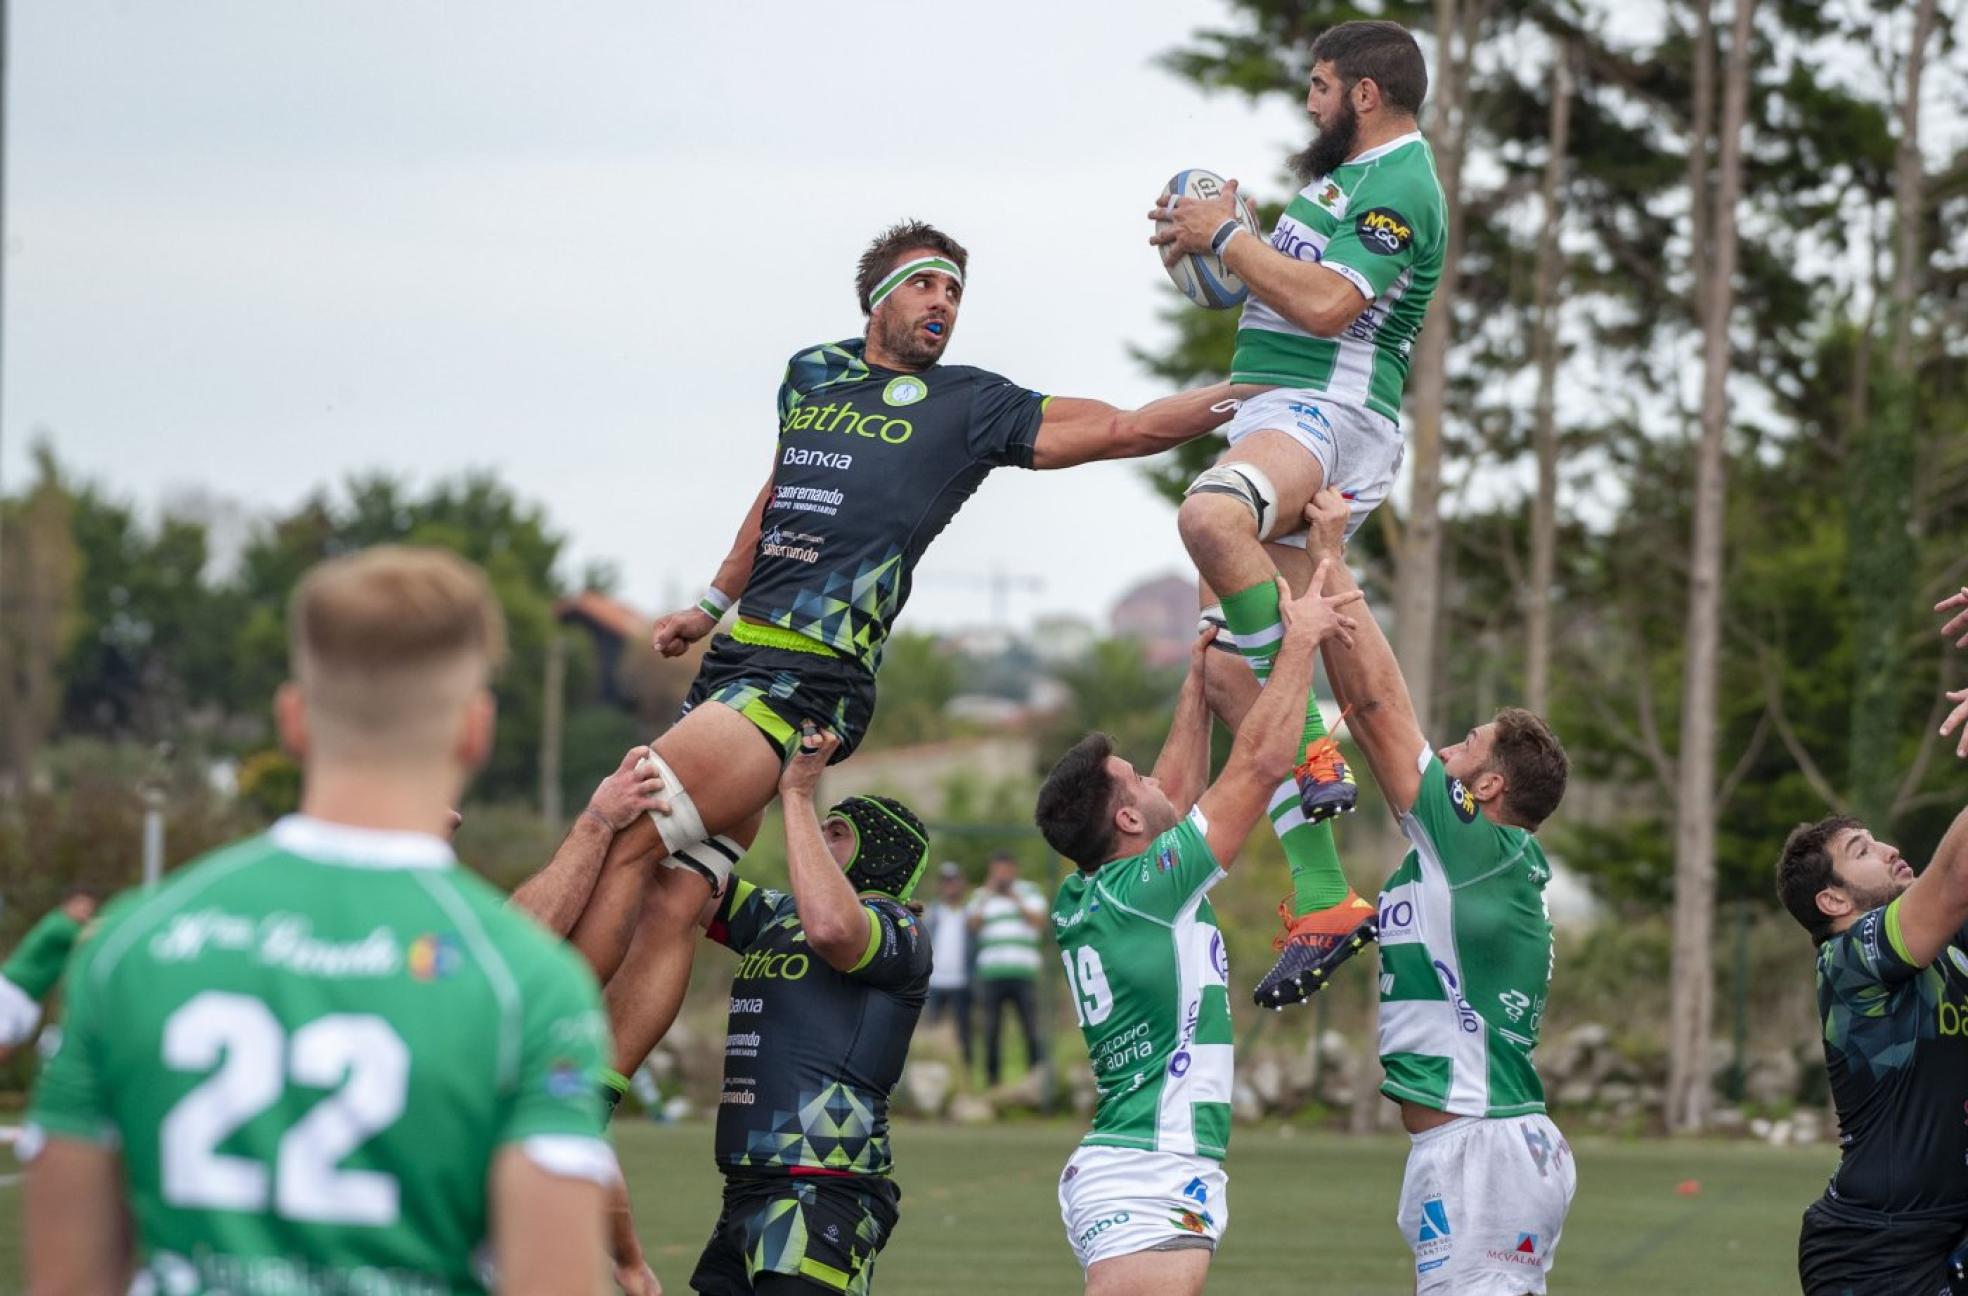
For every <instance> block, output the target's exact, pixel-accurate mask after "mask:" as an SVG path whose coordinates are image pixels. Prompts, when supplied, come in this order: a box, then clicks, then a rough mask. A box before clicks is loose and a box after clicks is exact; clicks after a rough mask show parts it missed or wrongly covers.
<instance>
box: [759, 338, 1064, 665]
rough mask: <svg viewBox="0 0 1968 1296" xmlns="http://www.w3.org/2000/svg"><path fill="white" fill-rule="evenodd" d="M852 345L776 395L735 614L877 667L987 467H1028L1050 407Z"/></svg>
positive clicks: (840, 346)
mask: <svg viewBox="0 0 1968 1296" xmlns="http://www.w3.org/2000/svg"><path fill="white" fill-rule="evenodd" d="M863 347H864V342H863V340H862V339H860V338H852V339H850V340H848V341H845V342H835V343H830V344H826V345H822V346H817V347H814V348H812V349H810V350H807V351H802V352H801V353H800V354H798V355H796V356H794V357H793V358H792V360H791V361H790V362H788V364H787V366H786V378H785V381H784V382H783V383H782V384H780V387H779V461H778V466H777V467H776V468H775V469H774V470H773V477H772V498H771V499H770V500H768V501H767V503H766V508H765V514H764V517H763V519H762V525H761V527H760V535H759V547H758V555H757V557H756V559H755V560H754V563H753V566H752V578H751V580H750V582H748V583H747V584H746V586H745V589H744V592H743V593H742V594H741V595H740V596H739V601H740V603H741V604H742V605H743V606H742V608H741V609H740V610H741V612H742V614H743V615H744V616H745V617H747V618H749V619H751V620H755V621H762V622H765V623H767V624H769V625H775V626H781V627H783V628H785V629H788V630H792V631H795V632H796V633H798V634H801V635H804V636H806V637H807V638H809V639H813V640H817V641H818V642H820V643H822V644H825V645H826V646H827V647H829V648H831V649H833V650H834V651H835V652H837V653H840V654H841V655H843V656H845V657H848V658H851V659H853V660H855V661H858V662H860V663H861V664H862V665H864V666H866V667H867V668H868V669H869V670H870V671H872V670H874V669H875V668H876V666H878V665H879V664H880V662H881V650H882V644H883V642H884V641H886V640H887V638H888V634H889V631H890V630H891V629H892V628H893V626H894V624H895V617H896V615H897V614H898V613H899V612H901V610H902V605H903V604H904V603H906V602H908V600H909V580H910V576H911V574H912V573H913V572H914V570H915V566H916V563H917V561H918V560H919V559H920V558H921V557H922V555H923V551H924V550H926V549H927V548H929V542H930V541H932V540H934V539H935V538H936V537H937V535H938V534H939V533H940V532H941V531H942V530H943V528H944V527H946V526H948V525H949V523H950V519H951V518H953V517H955V516H956V514H957V510H958V509H959V508H962V507H963V503H964V501H965V500H967V499H969V498H970V496H971V494H972V492H974V491H975V490H976V489H977V487H978V485H979V484H980V483H981V482H983V480H984V478H985V476H986V475H987V474H988V473H989V472H990V471H991V470H992V469H993V468H1001V467H1006V466H1011V467H1017V468H1030V467H1031V466H1032V446H1033V443H1034V442H1035V441H1036V440H1037V438H1038V434H1039V421H1040V419H1041V418H1042V417H1043V411H1044V407H1045V400H1044V398H1043V397H1041V396H1040V395H1039V394H1038V393H1037V392H1034V391H1028V390H1027V389H1025V388H1023V387H1020V386H1019V385H1018V384H1016V383H1014V382H1011V381H1010V380H1009V379H1006V378H1001V377H999V376H998V375H997V374H994V373H987V372H985V371H984V370H982V369H972V368H969V367H967V366H964V365H932V366H931V367H930V368H928V369H926V370H924V371H923V372H921V373H908V374H905V373H901V372H899V371H897V370H893V369H882V368H879V367H877V366H873V365H870V364H868V363H867V361H866V360H865V359H864V358H863V355H862V352H863Z"/></svg>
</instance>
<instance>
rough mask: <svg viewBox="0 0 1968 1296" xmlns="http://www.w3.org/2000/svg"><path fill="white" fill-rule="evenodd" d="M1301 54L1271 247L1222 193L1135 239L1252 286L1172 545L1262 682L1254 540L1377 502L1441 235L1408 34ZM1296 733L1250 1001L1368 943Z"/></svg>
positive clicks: (1390, 470) (1338, 769)
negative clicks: (1231, 396) (1311, 132)
mask: <svg viewBox="0 0 1968 1296" xmlns="http://www.w3.org/2000/svg"><path fill="white" fill-rule="evenodd" d="M1310 53H1311V57H1310V62H1311V64H1312V75H1311V78H1310V84H1309V86H1308V88H1307V92H1306V100H1305V107H1306V111H1307V112H1308V113H1309V114H1310V115H1311V117H1312V119H1313V121H1314V122H1315V124H1316V125H1317V127H1318V134H1317V136H1316V137H1315V138H1314V139H1313V140H1312V142H1311V144H1310V145H1309V146H1308V147H1307V148H1306V149H1305V150H1304V151H1303V152H1301V153H1300V154H1298V155H1297V156H1296V157H1294V158H1293V159H1291V161H1292V165H1293V167H1294V169H1295V170H1296V171H1297V172H1298V175H1299V178H1300V179H1301V181H1303V182H1304V187H1303V188H1302V189H1300V190H1299V192H1298V194H1297V195H1296V196H1294V197H1293V198H1292V200H1291V202H1290V204H1289V205H1288V206H1287V207H1286V209H1285V213H1284V215H1283V216H1282V217H1280V219H1279V221H1278V224H1277V227H1276V228H1275V229H1274V230H1273V231H1272V234H1271V239H1270V242H1269V244H1268V245H1267V244H1266V243H1265V242H1264V241H1263V240H1262V239H1260V238H1257V237H1254V236H1248V235H1245V234H1244V233H1242V227H1241V226H1239V225H1238V224H1237V222H1236V221H1235V219H1234V216H1235V206H1234V204H1235V202H1236V198H1237V195H1236V183H1235V181H1232V182H1231V183H1230V184H1229V185H1227V186H1225V192H1224V193H1223V194H1222V195H1221V196H1219V197H1217V198H1209V199H1200V198H1181V197H1178V198H1172V199H1170V200H1168V203H1167V205H1166V206H1163V207H1158V208H1157V209H1156V210H1155V211H1154V212H1152V213H1150V215H1151V218H1153V219H1156V220H1157V221H1158V227H1157V233H1156V234H1155V235H1154V236H1153V237H1152V238H1151V239H1150V241H1151V242H1152V243H1155V244H1158V245H1160V246H1162V247H1164V248H1165V250H1166V254H1176V253H1186V254H1199V255H1200V254H1205V253H1209V254H1214V255H1217V256H1220V257H1221V258H1222V261H1223V264H1224V266H1225V267H1226V268H1227V269H1228V270H1229V272H1230V273H1231V274H1233V275H1235V276H1236V277H1237V278H1239V279H1241V280H1242V281H1243V282H1244V283H1245V284H1246V285H1247V286H1248V287H1249V289H1250V294H1251V295H1250V300H1249V302H1248V303H1247V304H1246V305H1245V307H1244V313H1243V317H1242V319H1241V320H1240V321H1239V325H1238V331H1237V349H1236V354H1235V357H1234V358H1233V360H1232V362H1231V375H1230V376H1231V381H1232V382H1233V383H1234V384H1236V392H1237V394H1238V395H1239V396H1241V397H1245V399H1244V400H1243V403H1242V406H1241V408H1240V409H1239V410H1238V413H1237V416H1236V418H1235V419H1234V420H1232V422H1231V423H1230V425H1229V427H1228V428H1227V429H1226V435H1227V436H1228V438H1229V441H1230V451H1229V453H1228V454H1226V455H1225V456H1224V460H1223V461H1222V462H1220V463H1219V464H1218V465H1217V466H1216V467H1215V468H1212V469H1211V470H1210V471H1209V472H1206V473H1204V474H1203V475H1202V476H1201V477H1198V478H1197V480H1196V483H1195V484H1194V485H1193V486H1192V487H1191V488H1190V490H1191V494H1190V496H1189V498H1188V499H1187V500H1185V501H1184V503H1183V507H1182V535H1183V540H1184V542H1185V544H1187V545H1188V547H1189V551H1190V554H1191V556H1192V557H1194V559H1195V561H1196V565H1197V569H1198V570H1199V571H1200V572H1201V573H1202V575H1203V578H1204V580H1205V581H1206V582H1207V583H1208V584H1209V585H1210V587H1211V588H1213V589H1214V590H1216V591H1217V592H1218V593H1219V594H1222V595H1223V596H1224V597H1223V613H1222V619H1223V621H1224V623H1225V624H1226V625H1227V627H1228V629H1229V631H1230V633H1231V635H1232V636H1234V637H1235V639H1236V640H1237V643H1238V646H1239V648H1240V650H1241V651H1242V652H1243V654H1244V656H1245V658H1246V660H1248V661H1249V662H1250V663H1251V665H1252V668H1253V669H1254V670H1256V671H1257V672H1258V674H1259V677H1260V678H1262V676H1263V674H1264V672H1265V669H1266V663H1267V662H1268V660H1269V654H1270V651H1271V648H1270V645H1271V644H1272V643H1273V642H1275V639H1276V635H1277V629H1276V619H1277V613H1276V606H1277V600H1276V594H1275V593H1274V592H1273V591H1272V590H1271V588H1270V573H1269V572H1268V570H1266V569H1265V568H1264V566H1263V565H1262V564H1261V563H1260V560H1259V558H1258V553H1259V549H1258V542H1259V541H1260V540H1267V539H1270V540H1278V541H1281V542H1283V543H1287V544H1290V543H1297V544H1300V545H1302V544H1303V543H1304V541H1303V538H1302V536H1303V532H1302V530H1301V528H1300V525H1299V521H1298V519H1299V510H1300V509H1302V508H1303V507H1304V506H1305V503H1306V501H1307V500H1308V499H1310V497H1311V493H1312V492H1313V491H1315V490H1317V489H1318V488H1319V487H1320V486H1330V487H1332V488H1333V489H1335V490H1338V491H1339V492H1341V493H1342V494H1343V495H1344V496H1345V497H1346V499H1347V500H1348V501H1349V502H1350V504H1351V521H1350V525H1349V529H1348V533H1349V534H1351V530H1352V528H1353V527H1357V526H1358V525H1359V523H1360V522H1361V521H1362V520H1363V519H1364V518H1365V517H1366V515H1367V514H1368V513H1369V512H1371V511H1372V509H1373V508H1374V507H1375V506H1376V505H1377V504H1379V502H1380V501H1381V500H1382V499H1384V498H1385V497H1386V495H1387V492H1388V490H1389V488H1390V487H1391V486H1392V484H1393V480H1394V476H1395V474H1396V472H1397V471H1398V469H1399V467H1400V463H1401V451H1402V446H1401V432H1400V424H1399V422H1398V420H1399V416H1400V401H1401V391H1402V388H1403V386H1404V385H1405V382H1406V379H1407V371H1408V356H1409V352H1410V350H1411V348H1412V345H1413V342H1414V338H1415V335H1416V333H1417V332H1418V331H1419V329H1420V327H1421V323H1422V319H1423V317H1424V316H1425V314H1426V313H1427V308H1428V301H1429V298H1430V297H1431V296H1432V295H1433V293H1434V288H1435V284H1436V281H1437V280H1438V279H1439V278H1440V276H1441V269H1442V257H1443V249H1444V246H1445V242H1446V239H1445V220H1444V216H1443V202H1442V194H1441V186H1440V184H1439V183H1438V182H1437V180H1436V178H1435V167H1434V159H1433V156H1432V155H1431V153H1430V151H1429V148H1428V144H1427V141H1426V140H1424V139H1423V138H1422V136H1421V134H1420V133H1419V131H1418V130H1417V129H1416V122H1415V115H1416V113H1417V112H1419V110H1420V108H1421V103H1422V99H1423V96H1424V95H1425V94H1426V91H1427V85H1428V73H1427V68H1426V66H1425V65H1424V64H1423V61H1422V57H1421V51H1420V48H1419V47H1418V46H1417V45H1416V44H1415V41H1414V38H1413V37H1412V36H1411V35H1409V34H1408V33H1407V32H1406V31H1405V30H1403V29H1402V28H1401V27H1399V26H1398V25H1396V24H1393V23H1387V22H1353V23H1342V24H1340V25H1339V26H1336V27H1333V28H1331V29H1329V30H1327V31H1326V32H1325V33H1323V34H1322V35H1321V36H1320V37H1319V39H1318V41H1317V42H1316V43H1315V44H1314V45H1313V48H1312V50H1311V52H1310ZM1308 483H1309V489H1308ZM1294 533H1295V534H1294ZM1305 737H1306V750H1305V759H1304V761H1303V762H1302V763H1301V764H1300V766H1299V770H1298V776H1297V778H1296V779H1295V780H1294V784H1295V786H1294V787H1293V788H1291V789H1289V790H1287V789H1280V793H1279V798H1278V801H1277V802H1276V804H1275V805H1274V808H1273V814H1274V820H1273V822H1274V823H1275V824H1276V825H1277V827H1278V828H1279V830H1280V831H1279V835H1280V837H1281V839H1282V840H1283V841H1284V843H1285V853H1286V856H1287V858H1288V859H1290V861H1291V864H1292V878H1293V890H1294V895H1293V899H1292V903H1291V906H1290V909H1289V911H1288V912H1287V913H1286V918H1287V928H1286V933H1285V935H1284V937H1283V938H1282V941H1281V945H1282V951H1283V957H1282V958H1280V960H1279V965H1278V966H1277V967H1276V968H1274V969H1273V970H1272V972H1271V974H1270V975H1269V976H1267V977H1266V978H1265V979H1264V980H1263V981H1261V982H1260V983H1259V990H1258V994H1257V996H1256V998H1257V1002H1258V1003H1259V1004H1261V1005H1268V1006H1281V1005H1282V1004H1284V1003H1288V1002H1296V1001H1297V1000H1298V999H1301V998H1303V997H1304V995H1305V994H1306V993H1309V992H1310V991H1311V990H1312V989H1315V988H1316V987H1317V985H1318V984H1320V983H1321V980H1322V977H1323V975H1324V973H1326V972H1329V971H1330V970H1331V968H1332V967H1333V966H1334V964H1335V963H1336V961H1337V960H1339V959H1343V958H1345V957H1346V956H1347V955H1348V954H1350V953H1351V952H1352V951H1353V950H1354V949H1357V948H1359V947H1360V945H1361V944H1362V943H1363V941H1361V940H1359V939H1358V937H1359V936H1360V935H1361V933H1363V932H1366V931H1370V930H1371V928H1370V925H1369V924H1370V920H1371V918H1372V911H1371V909H1370V907H1369V906H1367V905H1366V904H1365V903H1364V902H1363V901H1361V900H1360V899H1359V897H1357V896H1355V895H1353V894H1352V892H1351V891H1350V890H1348V889H1347V886H1346V882H1345V878H1344V875H1342V874H1341V873H1340V871H1339V867H1338V856H1337V854H1336V853H1335V852H1334V851H1333V849H1332V842H1331V834H1330V831H1329V830H1328V829H1326V828H1324V827H1323V826H1322V821H1323V820H1325V819H1327V818H1330V817H1331V816H1332V815H1334V814H1338V813H1341V812H1342V811H1345V810H1350V809H1351V808H1352V807H1353V803H1354V801H1355V799H1356V791H1355V788H1354V786H1353V780H1352V776H1351V774H1350V773H1349V772H1348V771H1347V769H1346V765H1345V762H1344V761H1343V760H1342V759H1340V755H1339V749H1338V747H1337V746H1336V745H1335V744H1334V743H1333V742H1332V741H1331V740H1330V738H1328V737H1327V736H1326V734H1325V732H1324V726H1323V725H1322V723H1321V722H1320V717H1319V716H1318V714H1317V708H1316V705H1315V706H1314V707H1312V708H1311V709H1310V710H1309V711H1308V714H1307V716H1306V731H1305Z"/></svg>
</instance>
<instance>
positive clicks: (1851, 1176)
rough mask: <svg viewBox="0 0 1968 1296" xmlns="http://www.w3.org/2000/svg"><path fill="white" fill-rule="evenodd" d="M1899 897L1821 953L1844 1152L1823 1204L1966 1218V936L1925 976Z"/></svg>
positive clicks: (1822, 1012) (1829, 1057)
mask: <svg viewBox="0 0 1968 1296" xmlns="http://www.w3.org/2000/svg"><path fill="white" fill-rule="evenodd" d="M1903 902H1904V901H1903V899H1902V900H1895V901H1893V902H1892V903H1891V904H1889V905H1886V906H1885V907H1884V908H1880V909H1875V910H1873V911H1872V912H1871V913H1868V914H1866V915H1865V916H1864V917H1863V918H1861V919H1859V920H1858V921H1857V922H1856V923H1853V924H1852V925H1851V926H1850V927H1848V928H1846V929H1845V930H1844V931H1843V932H1841V933H1840V934H1838V935H1836V936H1834V937H1832V938H1831V939H1830V940H1828V941H1826V942H1825V943H1824V944H1823V945H1822V946H1820V947H1819V949H1818V1014H1819V1018H1820V1019H1821V1020H1822V1021H1823V1023H1824V1051H1825V1066H1826V1068H1827V1069H1828V1070H1829V1071H1830V1073H1831V1092H1832V1098H1833V1100H1834V1101H1835V1102H1836V1103H1837V1105H1838V1124H1839V1128H1840V1130H1841V1131H1842V1133H1841V1135H1840V1140H1839V1141H1840V1144H1841V1146H1842V1148H1843V1153H1842V1155H1841V1157H1840V1159H1839V1163H1838V1170H1837V1172H1836V1173H1835V1174H1833V1175H1832V1179H1831V1187H1830V1188H1829V1189H1828V1190H1827V1192H1826V1196H1827V1197H1828V1198H1830V1199H1831V1200H1834V1201H1837V1202H1842V1203H1845V1204H1847V1205H1850V1206H1857V1207H1862V1208H1865V1209H1867V1210H1875V1211H1885V1212H1889V1213H1900V1212H1908V1211H1934V1210H1950V1209H1968V930H1964V931H1963V932H1960V933H1957V934H1956V936H1955V938H1954V941H1953V942H1952V943H1950V944H1949V945H1948V947H1947V948H1946V949H1945V950H1943V951H1942V952H1941V955H1940V957H1939V958H1937V959H1935V960H1934V961H1933V962H1932V963H1931V964H1929V965H1928V966H1926V967H1920V966H1917V965H1916V964H1915V963H1914V962H1913V960H1912V959H1911V958H1910V957H1909V956H1908V954H1907V951H1906V946H1905V943H1904V942H1903V941H1902V940H1901V939H1900V918H1899V910H1900V905H1901V904H1902V903H1903Z"/></svg>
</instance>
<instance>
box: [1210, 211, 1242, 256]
mask: <svg viewBox="0 0 1968 1296" xmlns="http://www.w3.org/2000/svg"><path fill="white" fill-rule="evenodd" d="M1242 228H1243V225H1242V223H1241V222H1239V221H1238V220H1237V219H1236V218H1235V217H1232V218H1231V219H1229V220H1227V221H1224V222H1223V223H1222V224H1221V225H1219V226H1217V227H1216V233H1214V234H1212V235H1210V251H1211V252H1213V253H1214V254H1216V255H1217V256H1219V257H1220V256H1222V255H1223V249H1224V248H1226V247H1228V246H1230V240H1231V239H1232V238H1234V237H1236V233H1237V231H1238V230H1240V229H1242Z"/></svg>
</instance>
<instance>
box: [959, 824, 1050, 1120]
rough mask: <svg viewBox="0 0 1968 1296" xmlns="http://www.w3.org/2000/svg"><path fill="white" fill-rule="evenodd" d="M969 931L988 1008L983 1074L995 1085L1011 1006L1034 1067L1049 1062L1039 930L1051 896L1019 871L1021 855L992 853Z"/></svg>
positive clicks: (973, 902) (973, 901) (975, 897)
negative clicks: (1042, 1005)
mask: <svg viewBox="0 0 1968 1296" xmlns="http://www.w3.org/2000/svg"><path fill="white" fill-rule="evenodd" d="M968 908H969V911H970V930H971V931H972V932H974V933H976V936H977V992H978V998H979V1000H980V1007H981V1008H982V1009H983V1012H984V1074H985V1077H986V1079H987V1080H988V1081H989V1083H991V1084H992V1085H996V1084H997V1083H998V1081H999V1079H1000V1078H1001V1077H1002V1072H1003V1066H1002V1062H1003V1055H1002V1052H1001V1050H1000V1049H999V1047H998V1044H999V1035H1000V1030H1001V1028H1002V1027H1003V1025H1004V1010H1005V1007H1006V1005H1010V1006H1011V1007H1013V1008H1015V1009H1017V1010H1018V1024H1019V1026H1020V1027H1021V1028H1022V1029H1023V1030H1024V1032H1025V1057H1026V1060H1027V1062H1028V1063H1029V1064H1030V1065H1032V1066H1038V1065H1039V1064H1040V1063H1041V1062H1043V1061H1045V1043H1044V1041H1043V1039H1042V1038H1041V1036H1040V1032H1039V993H1038V984H1039V933H1040V932H1042V931H1044V930H1045V927H1046V901H1045V896H1044V894H1043V893H1041V892H1040V890H1039V889H1038V887H1036V886H1034V885H1033V884H1032V883H1030V882H1027V881H1026V880H1025V879H1023V878H1021V877H1019V876H1018V858H1017V857H1016V856H1014V855H1012V854H1011V853H1010V852H1008V851H999V852H998V853H997V854H995V855H993V856H992V857H991V862H990V865H989V866H988V871H987V872H986V873H985V875H984V885H983V886H982V887H980V888H979V889H978V891H977V893H976V894H975V895H973V896H971V898H970V904H969V906H968Z"/></svg>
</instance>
